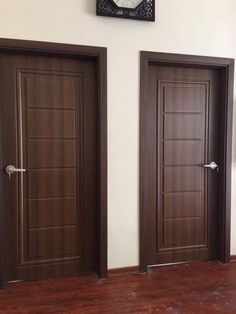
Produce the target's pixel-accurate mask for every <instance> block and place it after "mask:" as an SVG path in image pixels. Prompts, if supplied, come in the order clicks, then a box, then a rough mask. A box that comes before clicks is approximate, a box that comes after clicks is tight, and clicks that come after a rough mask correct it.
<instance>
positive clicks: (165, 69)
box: [140, 52, 234, 271]
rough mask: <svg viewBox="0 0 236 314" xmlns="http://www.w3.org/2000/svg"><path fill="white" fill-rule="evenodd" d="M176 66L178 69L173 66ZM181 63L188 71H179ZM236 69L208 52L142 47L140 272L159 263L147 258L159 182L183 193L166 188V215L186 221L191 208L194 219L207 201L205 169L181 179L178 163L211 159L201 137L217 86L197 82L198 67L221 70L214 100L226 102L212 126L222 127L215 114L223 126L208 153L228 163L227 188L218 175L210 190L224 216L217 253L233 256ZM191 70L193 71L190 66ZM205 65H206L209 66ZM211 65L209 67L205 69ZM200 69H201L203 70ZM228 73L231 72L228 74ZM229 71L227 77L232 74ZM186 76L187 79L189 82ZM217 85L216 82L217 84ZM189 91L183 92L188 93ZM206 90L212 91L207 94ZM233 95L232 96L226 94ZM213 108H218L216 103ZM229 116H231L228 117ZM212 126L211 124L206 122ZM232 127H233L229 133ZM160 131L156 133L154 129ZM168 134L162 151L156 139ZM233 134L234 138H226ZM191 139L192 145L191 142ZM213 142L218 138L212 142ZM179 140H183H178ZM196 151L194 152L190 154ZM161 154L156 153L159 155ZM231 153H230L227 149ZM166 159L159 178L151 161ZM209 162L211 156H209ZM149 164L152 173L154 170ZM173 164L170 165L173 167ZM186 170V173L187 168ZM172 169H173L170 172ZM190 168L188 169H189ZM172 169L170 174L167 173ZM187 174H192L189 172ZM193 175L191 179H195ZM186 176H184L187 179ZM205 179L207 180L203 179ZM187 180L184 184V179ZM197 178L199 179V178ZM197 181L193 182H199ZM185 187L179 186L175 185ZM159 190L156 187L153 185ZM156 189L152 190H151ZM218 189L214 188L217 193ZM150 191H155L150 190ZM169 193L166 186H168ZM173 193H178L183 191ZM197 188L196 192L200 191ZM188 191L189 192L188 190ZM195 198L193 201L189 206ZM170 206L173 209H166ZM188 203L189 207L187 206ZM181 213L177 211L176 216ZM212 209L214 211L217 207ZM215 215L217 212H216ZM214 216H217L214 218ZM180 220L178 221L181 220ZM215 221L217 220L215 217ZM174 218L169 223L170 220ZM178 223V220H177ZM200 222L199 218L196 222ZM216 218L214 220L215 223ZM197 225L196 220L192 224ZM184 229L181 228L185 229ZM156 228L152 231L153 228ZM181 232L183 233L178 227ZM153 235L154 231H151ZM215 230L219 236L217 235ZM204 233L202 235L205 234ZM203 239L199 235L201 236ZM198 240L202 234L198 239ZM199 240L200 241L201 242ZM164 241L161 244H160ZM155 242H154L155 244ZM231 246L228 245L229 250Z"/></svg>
mask: <svg viewBox="0 0 236 314" xmlns="http://www.w3.org/2000/svg"><path fill="white" fill-rule="evenodd" d="M172 66H173V68H171V67H172ZM155 67H156V68H158V70H157V73H159V75H160V77H158V79H159V80H158V82H157V80H155V79H154V77H153V81H154V85H153V86H151V84H150V80H149V78H150V75H152V74H150V73H151V69H152V68H155ZM181 67H182V69H183V72H182V74H180V72H181V70H179V69H180V68H181ZM188 68H189V71H190V72H189V74H190V76H189V77H188V76H185V75H184V72H185V73H187V72H188V70H187V69H188ZM233 68H234V60H232V59H226V58H212V57H203V56H189V55H178V54H166V53H155V52H141V83H140V86H141V95H140V104H141V105H140V106H141V107H140V117H141V118H140V182H141V184H140V269H141V271H145V270H146V269H147V268H146V267H147V265H148V264H150V263H151V264H156V261H155V259H152V260H151V261H150V260H149V261H148V251H149V250H150V247H151V246H152V245H151V244H150V242H151V241H152V240H151V239H152V237H151V236H150V232H153V234H155V232H156V230H154V229H155V228H152V227H150V226H152V224H153V222H154V221H155V219H154V216H153V217H152V218H151V220H150V219H149V218H148V217H147V216H146V213H147V211H148V210H149V209H150V208H155V202H156V199H157V200H159V202H160V203H159V204H160V205H159V206H162V205H161V203H162V201H161V199H162V196H161V194H159V195H158V196H157V197H156V196H155V191H154V190H155V186H156V184H157V185H160V184H162V180H163V182H164V186H166V188H167V191H166V192H168V193H169V194H171V193H170V192H174V190H175V187H177V190H178V193H179V194H180V195H179V197H178V198H177V199H176V203H175V198H174V197H169V199H168V196H166V194H167V193H164V199H163V202H164V204H165V205H164V208H165V211H167V212H166V214H165V213H164V217H165V219H168V220H171V219H180V218H181V219H183V218H184V220H183V221H185V220H186V211H188V212H189V214H190V216H189V217H191V220H189V221H193V214H194V212H195V213H196V215H197V216H196V219H198V217H199V216H202V215H203V211H202V206H203V202H204V201H203V197H202V196H201V193H200V194H199V193H198V192H200V190H201V189H202V188H203V186H204V185H203V181H202V180H203V179H202V178H203V176H202V174H201V173H199V174H198V175H197V174H195V175H193V176H190V173H189V175H187V173H185V176H184V177H186V178H188V183H187V181H186V180H185V181H184V180H178V178H179V175H180V173H181V174H182V172H181V171H180V173H179V175H178V173H177V172H178V171H179V170H178V168H179V169H181V167H182V169H183V168H184V167H186V166H188V167H186V169H187V168H188V169H191V168H192V169H191V170H190V172H191V171H193V168H195V169H197V167H199V166H201V165H203V163H206V161H205V160H206V158H205V155H204V149H205V148H204V146H203V142H202V139H203V137H204V136H205V135H206V134H205V131H204V124H205V121H204V115H205V113H204V106H203V105H204V102H205V101H206V100H207V99H208V96H206V95H207V94H208V93H209V92H208V91H207V89H208V88H212V87H211V85H209V84H211V83H209V79H208V78H206V79H204V81H201V79H202V78H201V77H200V76H198V77H196V76H195V81H193V80H192V78H194V72H195V73H197V71H200V69H202V71H203V72H204V71H206V72H207V71H209V69H212V71H213V72H214V71H215V73H216V72H217V73H220V74H219V83H216V84H215V90H219V87H218V86H219V85H218V84H221V91H223V92H222V93H221V94H220V95H218V96H214V93H212V91H211V96H212V95H213V99H212V101H213V102H217V101H218V102H221V104H222V103H224V106H221V107H220V109H218V111H217V110H214V109H213V110H212V109H210V110H212V112H210V114H212V117H211V118H210V120H209V129H211V128H212V127H213V128H215V130H217V131H219V126H217V125H216V123H215V122H214V121H219V120H218V118H216V116H217V115H218V116H220V117H221V121H220V128H221V131H220V132H219V133H220V134H218V136H217V141H215V144H213V145H212V147H211V148H210V149H209V151H208V154H209V156H208V157H210V158H209V159H207V160H211V158H212V156H217V157H216V158H217V159H218V160H219V163H220V165H222V166H221V167H223V169H222V171H221V172H220V174H219V180H218V181H219V186H220V189H222V193H220V194H219V193H218V192H216V184H215V183H214V178H213V177H209V178H208V185H209V186H212V188H211V193H213V194H215V195H218V197H219V200H218V204H219V207H218V209H217V212H218V218H217V219H218V221H219V230H218V234H219V237H218V241H219V242H218V250H217V257H218V258H219V259H220V260H222V261H226V260H227V261H229V255H230V252H229V243H230V239H229V234H230V221H229V216H230V204H229V203H230V198H229V197H226V195H227V196H229V194H230V188H227V189H226V193H225V186H226V185H225V183H226V178H227V176H226V173H229V172H230V171H231V153H229V152H230V151H231V146H229V147H228V148H227V146H225V143H228V141H229V142H230V143H231V135H232V125H231V123H232V116H229V113H228V112H229V111H230V112H232V103H233V102H232V95H233V93H232V86H233V72H232V70H233ZM190 69H192V70H190ZM204 69H205V70H204ZM206 69H208V70H206ZM171 71H173V73H174V76H175V77H174V76H172V78H171ZM198 73H199V72H198ZM226 73H227V74H226ZM227 75H228V76H227ZM186 77H188V80H187V81H186ZM213 85H214V84H213ZM183 90H184V92H183ZM206 92H207V94H206ZM227 96H228V98H227ZM150 99H156V100H155V101H154V102H153V104H156V103H158V106H160V104H163V108H161V109H158V110H156V111H155V110H154V109H153V108H152V105H150ZM210 108H213V107H212V106H211V107H210ZM161 116H163V123H160V120H161ZM156 117H158V119H160V120H159V124H158V125H159V127H158V128H156V122H155V118H156ZM227 119H229V120H230V122H229V129H228V130H227V131H226V127H227V126H228V124H227V123H226V120H227ZM229 120H228V121H229ZM207 128H208V127H207ZM228 131H229V132H228ZM155 132H156V133H155ZM162 132H163V134H164V137H163V151H164V153H163V155H162V154H161V153H160V151H161V150H162V144H160V146H159V148H158V149H157V150H156V149H155V145H154V143H155V142H156V141H157V140H158V138H160V137H161V136H162V135H161V134H162ZM212 134H213V133H210V139H209V141H210V142H211V141H212V139H213V135H212ZM228 137H229V140H228V139H227V138H228ZM186 143H187V144H186ZM212 143H214V140H213V141H212ZM217 143H218V151H217ZM179 144H180V145H179ZM147 151H148V152H149V153H148V154H149V156H147ZM191 151H192V152H193V151H195V153H194V154H193V153H192V154H191ZM156 153H157V154H159V155H156V157H155V154H156ZM228 153H229V154H228ZM162 161H163V168H164V170H163V171H164V175H163V179H158V180H157V181H156V180H155V179H154V178H155V176H153V173H155V169H152V170H151V168H150V167H151V166H150V165H154V164H155V162H157V163H158V164H161V162H162ZM207 162H208V161H207ZM183 166H184V167H183ZM148 169H150V172H149V170H148ZM169 169H170V170H169ZM186 169H185V170H183V171H184V172H186V171H187V170H186ZM166 172H168V173H166ZM187 172H189V171H187ZM166 174H168V176H167V175H166ZM186 175H187V176H186ZM199 176H200V178H201V179H200V182H199V180H198V182H199V183H198V184H197V185H196V186H195V185H194V186H192V187H193V189H194V193H193V191H190V185H191V184H193V183H194V178H195V177H196V179H197V178H198V179H199ZM191 178H192V179H191ZM182 179H183V178H182ZM204 180H205V179H204ZM180 181H182V183H180ZM195 183H196V182H195ZM195 183H194V184H195ZM176 184H177V185H181V186H175V185H176ZM229 185H230V181H228V180H227V187H229ZM197 186H198V188H200V190H199V191H197V190H195V188H196V187H197ZM179 187H181V188H183V191H180V189H179ZM186 188H187V189H189V192H188V193H193V194H192V195H190V196H191V201H190V199H189V196H188V197H187V198H186V200H184V197H183V195H181V193H183V192H184V191H185V189H186ZM153 189H154V190H153ZM150 191H152V192H150ZM213 191H214V192H213ZM149 192H150V193H149ZM164 192H165V190H164ZM178 193H174V194H178ZM195 193H196V194H195ZM185 194H186V195H187V193H185ZM209 200H210V201H209V204H208V206H209V208H214V200H213V198H212V200H211V198H209ZM190 203H191V204H192V206H191V208H190ZM167 206H171V207H172V208H169V209H167ZM186 206H188V207H189V209H187V208H186ZM175 213H176V215H175ZM212 213H213V211H212ZM213 216H214V214H213ZM214 219H215V218H214ZM176 221H177V220H176ZM214 221H215V220H214ZM226 221H227V228H225V224H226ZM168 223H169V222H168ZM178 223H179V222H178ZM195 224H196V223H195ZM213 225H217V222H216V221H215V224H212V226H213ZM192 226H193V225H192ZM177 229H178V228H175V227H174V226H173V227H172V230H171V232H172V233H173V230H175V231H176V232H177ZM181 229H182V228H181ZM151 230H152V231H151ZM194 230H195V228H193V229H192V231H191V232H195V231H196V230H195V231H194ZM197 230H198V231H197V232H200V230H202V227H200V225H199V227H198V228H197ZM163 231H164V229H161V228H160V226H159V232H160V233H161V234H163ZM209 232H210V236H209V241H215V240H216V234H215V233H214V231H213V229H212V228H210V229H209ZM177 233H178V232H177ZM148 234H149V235H148ZM214 234H215V235H214ZM200 238H201V237H200ZM200 238H199V239H200ZM196 239H197V238H196ZM196 242H199V241H196ZM159 245H160V244H159ZM153 247H154V246H153ZM226 248H227V249H226ZM183 256H184V255H181V254H177V253H176V254H175V255H174V256H172V258H173V257H174V259H175V260H178V259H180V260H181V259H182V258H183ZM186 257H187V258H188V259H189V258H190V259H191V254H189V252H186ZM193 257H194V259H204V254H201V253H200V252H198V253H196V252H195V253H194V252H193V256H192V258H193ZM172 260H173V259H171V257H170V256H169V257H168V258H167V260H166V262H171V261H172Z"/></svg>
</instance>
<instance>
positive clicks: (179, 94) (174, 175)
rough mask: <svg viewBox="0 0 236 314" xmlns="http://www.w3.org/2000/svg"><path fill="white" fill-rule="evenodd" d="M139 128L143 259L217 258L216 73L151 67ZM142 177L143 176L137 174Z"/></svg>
mask: <svg viewBox="0 0 236 314" xmlns="http://www.w3.org/2000/svg"><path fill="white" fill-rule="evenodd" d="M147 84H148V86H149V87H148V88H149V92H148V96H147V97H148V101H147V106H146V107H145V109H144V110H145V111H144V114H145V118H144V120H145V124H144V128H143V132H144V133H143V134H142V135H141V136H142V137H143V147H142V149H143V154H144V155H145V164H142V167H144V168H143V173H145V182H147V184H146V185H145V186H144V189H145V197H144V200H143V201H144V202H145V205H144V208H145V209H146V211H145V213H144V215H145V217H146V218H145V219H146V225H147V226H148V227H147V231H146V236H145V244H146V246H145V252H143V254H144V255H145V257H143V258H144V259H145V262H146V264H147V265H156V264H163V263H175V262H183V261H191V260H207V259H215V258H216V256H217V243H218V240H217V230H218V221H217V216H218V213H217V211H218V207H217V206H218V203H217V199H218V198H217V195H218V171H220V168H219V169H218V168H217V169H214V170H213V169H211V168H208V167H204V165H208V164H210V163H211V162H215V163H216V164H219V158H220V156H219V136H220V133H219V124H218V122H219V115H220V111H219V110H220V106H219V105H220V101H221V94H220V84H221V82H220V72H219V71H218V70H210V69H199V68H188V67H186V66H185V67H178V66H176V67H171V66H161V65H160V66H157V65H150V67H149V79H148V83H147ZM142 179H143V178H142V177H141V180H142Z"/></svg>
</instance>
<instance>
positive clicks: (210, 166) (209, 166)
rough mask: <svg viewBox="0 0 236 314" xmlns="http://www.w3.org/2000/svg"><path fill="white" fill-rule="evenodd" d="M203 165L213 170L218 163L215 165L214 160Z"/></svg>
mask: <svg viewBox="0 0 236 314" xmlns="http://www.w3.org/2000/svg"><path fill="white" fill-rule="evenodd" d="M204 167H205V168H210V169H212V170H214V169H216V168H218V165H217V163H215V162H214V161H212V162H211V163H210V164H208V165H204Z"/></svg>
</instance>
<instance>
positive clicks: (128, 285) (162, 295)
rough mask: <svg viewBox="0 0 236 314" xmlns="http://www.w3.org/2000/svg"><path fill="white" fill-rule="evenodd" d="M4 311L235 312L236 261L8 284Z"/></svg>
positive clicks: (1, 295) (0, 304) (0, 298)
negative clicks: (143, 271)
mask: <svg viewBox="0 0 236 314" xmlns="http://www.w3.org/2000/svg"><path fill="white" fill-rule="evenodd" d="M0 313H17V314H20V313H57V314H58V313H83V314H91V313H93V314H94V313H96V314H100V313H101V314H113V313H122V314H125V313H139V314H141V313H142V314H144V313H145V314H146V313H147V314H149V313H174V314H177V313H178V314H179V313H180V314H181V313H188V314H192V313H197V314H202V313H236V262H232V263H231V264H228V265H223V264H220V263H217V262H200V263H198V262H197V263H191V264H182V265H177V266H176V265H175V266H164V267H157V268H155V269H152V270H150V271H149V273H148V274H146V275H142V274H139V273H138V272H133V273H123V274H114V273H113V274H112V275H111V277H109V278H108V279H97V278H96V276H93V275H92V276H84V277H80V278H60V279H52V280H44V281H38V282H28V283H20V284H12V285H8V286H7V287H6V288H5V289H4V290H2V291H1V292H0Z"/></svg>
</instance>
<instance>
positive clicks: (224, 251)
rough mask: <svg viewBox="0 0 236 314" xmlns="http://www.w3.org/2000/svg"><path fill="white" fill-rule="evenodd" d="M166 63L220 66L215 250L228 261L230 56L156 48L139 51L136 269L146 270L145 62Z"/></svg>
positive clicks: (231, 118) (146, 73)
mask: <svg viewBox="0 0 236 314" xmlns="http://www.w3.org/2000/svg"><path fill="white" fill-rule="evenodd" d="M151 64H153V65H163V66H164V65H168V66H185V67H195V68H208V69H220V70H221V73H222V79H223V80H222V89H223V93H224V101H223V103H222V106H223V117H222V120H221V127H222V130H223V136H222V140H223V145H222V146H223V147H220V149H221V152H220V154H221V156H222V161H223V163H222V166H221V169H222V171H221V172H220V178H219V180H220V182H221V183H220V184H221V189H222V199H221V201H220V208H219V212H218V215H219V221H220V225H219V252H218V260H219V261H221V262H223V263H229V262H230V226H231V161H232V123H233V90H234V59H229V58H218V57H205V56H193V55H183V54H172V53H159V52H148V51H141V52H140V151H139V158H140V161H139V171H140V172H139V175H140V178H139V179H140V185H139V197H140V199H139V201H140V203H139V204H140V205H139V221H140V229H139V231H140V271H141V272H146V271H147V266H148V263H147V258H146V253H145V251H146V247H147V246H146V244H147V243H148V233H147V231H148V225H147V220H146V214H145V213H146V208H145V195H146V192H147V189H148V178H147V177H146V175H145V172H146V167H147V160H146V159H147V158H146V152H145V149H144V141H145V138H144V132H143V131H144V128H145V125H146V118H145V117H146V113H145V108H146V104H147V102H148V77H149V66H150V65H151Z"/></svg>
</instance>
